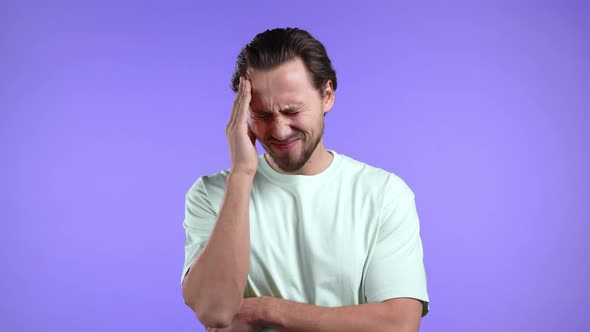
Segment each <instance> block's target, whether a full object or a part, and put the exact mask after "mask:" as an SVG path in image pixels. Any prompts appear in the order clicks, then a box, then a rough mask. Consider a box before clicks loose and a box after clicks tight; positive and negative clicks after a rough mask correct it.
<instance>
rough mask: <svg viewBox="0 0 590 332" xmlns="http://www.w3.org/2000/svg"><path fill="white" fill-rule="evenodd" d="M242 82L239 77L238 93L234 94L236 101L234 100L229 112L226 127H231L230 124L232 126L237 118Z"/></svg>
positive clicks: (241, 78)
mask: <svg viewBox="0 0 590 332" xmlns="http://www.w3.org/2000/svg"><path fill="white" fill-rule="evenodd" d="M243 81H244V79H243V77H242V76H240V83H239V84H238V93H237V94H236V99H234V105H233V107H232V110H231V115H230V118H229V123H228V126H229V125H231V124H233V123H235V121H236V118H237V115H238V112H239V110H240V102H241V99H242V91H243V90H244V88H243V87H244V84H243Z"/></svg>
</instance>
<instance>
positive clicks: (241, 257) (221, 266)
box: [182, 79, 258, 327]
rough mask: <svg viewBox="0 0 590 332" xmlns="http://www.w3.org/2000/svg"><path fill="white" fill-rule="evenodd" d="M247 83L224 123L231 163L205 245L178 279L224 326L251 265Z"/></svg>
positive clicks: (211, 320)
mask: <svg viewBox="0 0 590 332" xmlns="http://www.w3.org/2000/svg"><path fill="white" fill-rule="evenodd" d="M250 99H251V95H250V84H249V82H247V81H245V80H242V79H240V88H239V91H238V94H237V96H236V100H235V102H234V106H233V108H232V114H231V118H230V121H229V123H228V125H227V127H226V135H227V139H228V144H229V149H230V153H231V160H232V167H231V171H230V174H229V175H228V177H227V180H226V188H225V193H224V198H223V203H222V204H221V207H220V210H219V213H218V216H217V219H216V221H215V225H214V227H213V229H212V231H211V234H210V236H209V239H208V241H207V244H206V245H205V247H204V248H203V250H202V251H201V253H200V254H199V256H198V257H197V259H195V261H194V262H193V263H192V265H191V268H190V269H189V271H188V274H187V275H186V277H185V279H184V282H183V284H182V295H183V297H184V301H185V303H186V304H187V305H188V306H189V307H190V308H191V309H192V310H193V311H194V312H195V314H196V316H197V318H198V319H199V320H200V321H201V323H203V324H204V325H205V326H208V327H225V326H228V325H229V324H230V323H231V321H232V318H233V317H234V315H235V314H236V312H237V311H238V310H239V309H240V306H241V304H242V301H243V294H244V288H245V286H246V280H247V278H248V271H249V269H250V223H249V219H248V218H249V204H250V194H251V191H252V185H253V181H254V174H255V172H256V168H257V164H258V154H257V151H256V146H255V138H254V137H253V136H251V135H252V134H251V133H250V130H249V127H248V124H247V122H246V120H247V116H248V109H249V105H250Z"/></svg>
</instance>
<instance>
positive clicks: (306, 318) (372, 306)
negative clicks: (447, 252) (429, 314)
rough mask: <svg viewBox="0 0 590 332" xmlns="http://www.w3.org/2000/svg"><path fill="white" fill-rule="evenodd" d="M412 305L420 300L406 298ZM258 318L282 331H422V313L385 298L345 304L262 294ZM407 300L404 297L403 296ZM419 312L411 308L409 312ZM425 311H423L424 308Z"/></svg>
mask: <svg viewBox="0 0 590 332" xmlns="http://www.w3.org/2000/svg"><path fill="white" fill-rule="evenodd" d="M405 300H407V301H410V302H408V304H409V305H414V308H416V303H412V302H411V301H415V300H413V299H405ZM260 301H261V302H260V310H259V311H258V317H257V321H258V322H259V323H260V324H261V325H263V326H270V327H273V328H275V329H277V330H278V331H281V332H311V331H314V332H332V331H334V332H336V331H338V332H347V331H350V332H358V331H392V332H397V331H404V332H406V331H418V328H419V324H420V316H417V317H416V314H414V318H412V316H411V315H408V314H407V313H404V312H402V311H403V310H405V308H408V305H407V304H404V305H403V307H402V306H400V307H402V308H404V309H402V310H395V307H394V306H390V305H388V304H386V303H385V302H380V303H367V304H361V305H353V306H344V307H321V306H315V305H310V304H305V303H299V302H294V301H289V300H283V299H279V298H274V297H267V296H264V297H261V298H260ZM402 301H403V300H402ZM412 310H413V312H416V310H415V309H410V310H408V311H407V312H408V313H411V312H412ZM420 312H421V311H420Z"/></svg>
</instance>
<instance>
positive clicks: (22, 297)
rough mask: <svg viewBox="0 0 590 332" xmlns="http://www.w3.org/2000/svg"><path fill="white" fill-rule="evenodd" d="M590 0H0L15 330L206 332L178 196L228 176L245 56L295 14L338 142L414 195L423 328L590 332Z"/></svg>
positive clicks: (4, 230) (10, 321)
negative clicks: (186, 281) (190, 289)
mask: <svg viewBox="0 0 590 332" xmlns="http://www.w3.org/2000/svg"><path fill="white" fill-rule="evenodd" d="M123 3H124V4H123ZM586 3H587V2H584V1H580V2H571V1H570V2H563V1H554V2H551V3H549V2H535V4H532V3H531V4H526V5H525V4H523V3H522V2H521V4H519V5H516V4H509V3H508V2H505V3H499V2H494V3H492V2H489V3H488V4H483V3H482V2H478V3H477V4H473V3H471V4H470V3H467V2H464V3H459V2H453V3H452V4H451V3H449V2H442V1H440V2H438V1H437V2H433V3H430V4H428V5H427V4H426V3H422V4H416V5H409V4H406V3H403V4H402V3H395V4H385V3H371V2H367V1H363V2H362V6H361V5H359V4H358V2H350V3H348V4H343V3H342V2H335V1H334V2H325V1H310V2H300V1H298V2H290V3H287V2H285V3H282V2H278V1H260V2H252V3H250V2H235V3H228V2H220V3H219V4H216V5H211V4H205V2H203V3H199V2H196V1H193V2H188V1H187V2H174V3H172V2H170V1H161V2H160V3H159V4H155V3H154V2H144V1H137V2H130V1H126V2H123V1H122V2H111V3H107V2H104V1H102V2H85V3H84V4H82V3H79V2H71V3H65V2H53V3H52V2H50V1H47V2H38V3H36V4H35V3H31V2H26V1H21V2H17V1H15V2H14V3H12V4H10V3H8V2H6V1H3V2H2V4H1V5H0V43H1V44H0V50H1V51H0V142H1V146H0V148H1V156H2V164H1V165H2V172H1V175H0V176H1V178H0V180H1V188H2V191H1V195H2V196H1V197H0V199H1V200H0V204H1V211H2V214H1V225H0V227H1V228H0V234H1V248H0V249H1V253H2V254H1V255H0V257H2V258H1V267H0V268H1V272H0V275H1V278H2V279H1V283H0V330H1V331H202V327H201V325H200V324H199V323H198V321H197V320H196V318H195V317H194V315H193V314H192V313H191V311H190V309H188V308H187V307H186V306H185V305H184V303H183V300H182V296H181V290H180V275H181V270H182V263H183V255H184V252H183V246H184V240H185V235H184V230H183V228H182V220H183V216H184V210H183V209H184V195H185V193H186V191H187V190H188V188H189V187H190V185H191V184H192V183H193V182H194V181H195V180H196V179H197V177H199V176H201V175H205V174H210V173H213V172H217V171H219V170H221V169H225V168H227V167H229V154H228V149H227V144H226V140H225V134H224V127H225V124H226V122H227V120H228V116H229V112H230V108H231V105H232V102H233V96H234V94H233V92H232V91H231V90H230V88H229V82H230V76H231V73H232V71H233V68H234V65H235V59H236V56H237V53H238V52H239V50H240V48H241V47H242V46H243V45H244V44H245V43H247V42H248V41H249V40H250V39H251V38H252V37H254V35H255V34H256V33H258V32H261V31H264V30H265V29H267V28H273V27H286V26H297V27H301V28H305V29H308V30H309V31H310V32H311V33H312V34H313V35H314V36H316V37H317V38H318V39H319V40H320V41H322V42H323V43H324V44H325V46H326V47H327V50H328V54H329V55H330V56H331V58H332V60H333V63H334V66H335V68H336V71H337V74H338V79H339V88H338V90H337V92H336V95H337V98H336V104H335V106H334V108H333V110H332V112H331V113H330V114H329V115H328V117H327V118H326V131H325V143H326V146H327V147H328V148H331V149H334V150H336V151H338V152H340V153H343V154H346V155H348V156H351V157H353V158H355V159H358V160H361V161H364V162H366V163H369V164H371V165H374V166H377V167H381V168H385V169H387V170H389V171H392V172H394V173H396V174H398V175H399V176H401V177H402V178H403V179H404V180H405V181H406V182H407V183H408V184H409V185H410V187H411V188H412V189H413V190H414V192H415V193H416V202H417V207H418V212H419V215H420V217H421V234H422V239H423V244H424V252H425V258H424V259H425V264H426V269H427V276H428V290H429V295H430V299H431V312H430V313H429V315H428V316H426V317H425V318H424V320H423V321H422V328H421V331H431V332H432V331H574V330H578V331H580V330H588V329H589V327H588V325H589V323H588V321H587V320H584V319H583V316H584V315H585V313H586V312H587V308H586V307H585V303H584V302H583V301H584V300H585V299H586V298H587V297H588V295H590V291H589V286H588V281H589V280H590V264H589V262H590V257H589V256H590V248H589V244H588V236H589V235H590V232H589V224H588V223H589V221H590V209H589V207H588V203H589V197H590V189H589V186H590V175H589V170H590V158H589V155H590V151H589V149H588V143H589V142H590V134H589V130H590V110H589V105H590V104H589V102H590V76H589V75H590V33H589V32H590V23H588V22H589V21H588V17H589V16H590V10H589V8H590V7H589V6H588V5H586ZM17 4H18V5H17ZM259 151H260V152H262V150H259Z"/></svg>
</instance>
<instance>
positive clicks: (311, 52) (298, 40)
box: [231, 28, 337, 97]
mask: <svg viewBox="0 0 590 332" xmlns="http://www.w3.org/2000/svg"><path fill="white" fill-rule="evenodd" d="M297 57H299V58H301V60H302V61H303V63H304V64H305V67H306V69H307V71H308V72H309V73H310V74H311V79H312V84H313V86H314V87H315V89H316V90H318V92H320V95H321V96H322V97H323V96H324V93H323V89H322V88H323V86H324V84H326V82H328V81H332V88H333V89H334V91H336V87H337V82H336V71H335V70H334V68H333V67H332V62H331V61H330V58H329V57H328V54H327V52H326V48H325V47H324V45H323V44H322V43H320V42H319V41H318V40H317V39H315V38H314V37H313V36H312V35H311V34H310V33H309V32H307V31H305V30H302V29H298V28H286V29H281V28H277V29H272V30H266V31H264V32H262V33H259V34H257V35H256V37H254V39H252V41H251V42H250V43H248V44H247V45H246V46H244V47H243V48H242V50H241V51H240V54H238V59H237V61H236V69H235V70H234V73H233V75H232V79H231V89H232V90H233V91H234V92H237V91H238V86H239V83H240V76H243V75H245V74H246V70H247V69H248V68H249V67H250V68H254V69H262V70H264V69H272V68H275V67H277V66H279V65H281V64H283V63H285V62H287V61H289V60H293V59H295V58H297Z"/></svg>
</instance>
